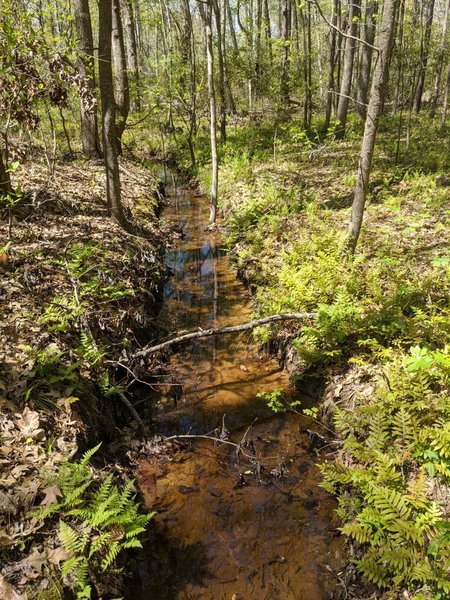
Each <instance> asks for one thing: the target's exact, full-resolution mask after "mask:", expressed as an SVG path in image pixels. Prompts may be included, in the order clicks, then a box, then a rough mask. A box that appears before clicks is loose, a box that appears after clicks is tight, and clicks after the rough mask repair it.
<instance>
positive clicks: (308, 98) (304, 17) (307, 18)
mask: <svg viewBox="0 0 450 600" xmlns="http://www.w3.org/2000/svg"><path fill="white" fill-rule="evenodd" d="M307 6H308V8H307V13H306V14H305V13H304V11H303V9H302V8H301V7H299V12H300V21H301V23H302V29H303V54H304V57H303V79H304V84H305V93H304V97H303V98H304V99H303V127H304V128H305V129H306V130H307V131H309V129H310V127H311V118H312V56H311V54H312V53H311V4H310V3H308V5H307Z"/></svg>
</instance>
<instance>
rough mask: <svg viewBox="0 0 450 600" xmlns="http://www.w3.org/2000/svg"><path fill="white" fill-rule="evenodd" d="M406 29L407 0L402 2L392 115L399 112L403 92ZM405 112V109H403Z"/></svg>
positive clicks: (401, 0)
mask: <svg viewBox="0 0 450 600" xmlns="http://www.w3.org/2000/svg"><path fill="white" fill-rule="evenodd" d="M404 27H405V0H400V14H399V17H398V36H397V38H398V41H397V40H396V42H397V70H396V74H395V91H394V101H393V103H392V114H393V115H395V114H396V112H397V108H398V104H399V102H400V94H401V93H402V92H403V51H404V49H403V38H404ZM402 110H403V109H402Z"/></svg>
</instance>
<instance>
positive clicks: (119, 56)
mask: <svg viewBox="0 0 450 600" xmlns="http://www.w3.org/2000/svg"><path fill="white" fill-rule="evenodd" d="M101 18H104V16H103V15H101ZM112 54H113V58H114V73H115V88H114V89H115V92H114V97H115V99H116V107H117V116H118V119H117V123H116V134H117V151H118V153H119V154H121V153H122V144H121V140H122V135H123V132H124V131H125V126H126V124H127V119H128V114H129V112H130V86H129V82H128V72H127V61H126V57H125V44H124V41H123V27H122V16H121V13H120V2H119V0H112Z"/></svg>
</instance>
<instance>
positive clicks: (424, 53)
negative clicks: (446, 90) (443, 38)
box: [414, 0, 434, 113]
mask: <svg viewBox="0 0 450 600" xmlns="http://www.w3.org/2000/svg"><path fill="white" fill-rule="evenodd" d="M433 15H434V0H430V3H429V5H428V10H427V20H426V24H425V36H424V39H423V40H421V48H420V62H419V74H418V76H417V85H416V91H415V96H414V112H415V113H419V112H420V109H421V108H422V94H423V88H424V85H425V75H426V70H427V64H428V57H429V54H430V39H431V25H432V24H433Z"/></svg>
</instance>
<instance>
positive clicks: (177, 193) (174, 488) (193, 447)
mask: <svg viewBox="0 0 450 600" xmlns="http://www.w3.org/2000/svg"><path fill="white" fill-rule="evenodd" d="M166 187H167V193H168V198H169V207H168V208H166V209H165V211H164V217H165V218H166V219H168V220H170V221H172V222H175V223H177V224H179V225H180V226H181V227H182V229H183V231H184V234H185V235H184V237H183V239H182V240H181V241H180V243H179V244H178V246H177V247H176V248H175V249H174V250H172V251H170V252H168V254H167V265H168V266H169V268H170V269H171V271H172V272H173V274H174V275H173V277H172V278H171V280H170V282H169V283H168V284H167V285H166V289H165V303H164V309H163V312H162V314H161V316H160V318H161V322H162V323H164V324H165V326H166V327H167V329H168V330H169V331H170V332H177V331H181V330H192V329H196V328H199V327H202V328H207V327H209V326H212V325H214V326H223V325H233V324H237V323H241V322H245V321H248V320H250V317H251V311H252V307H251V303H250V299H249V297H248V294H247V292H246V290H245V288H244V287H243V285H242V284H241V283H240V282H239V281H238V280H237V279H236V275H235V272H234V270H233V269H232V267H231V266H230V263H229V260H228V258H227V254H226V252H225V251H224V249H223V248H222V247H221V240H220V236H219V235H217V234H214V233H211V232H208V231H206V230H205V227H206V225H207V222H208V214H209V207H208V200H207V199H206V198H205V197H204V196H198V195H197V194H196V193H195V192H194V191H192V190H191V189H190V188H189V187H188V186H187V185H186V184H185V182H183V181H182V180H179V179H178V178H177V177H176V176H175V175H173V174H169V175H168V178H167V186H166ZM169 371H170V372H169V378H168V382H169V383H168V385H167V386H166V390H165V392H164V393H161V394H160V395H159V397H158V399H157V406H156V409H155V416H154V420H155V421H156V429H157V430H158V431H160V432H161V433H163V434H165V435H174V434H205V433H210V432H211V431H213V430H215V429H218V431H219V432H220V430H221V428H222V426H223V425H224V426H225V427H226V429H227V430H228V431H229V440H231V441H233V442H235V443H239V442H240V441H241V440H242V438H243V436H244V434H245V432H246V431H247V430H248V428H249V427H250V429H249V430H248V433H247V439H248V440H250V439H251V440H252V442H253V448H246V449H245V451H246V452H247V453H248V454H251V450H254V452H255V455H254V456H255V459H254V460H253V463H252V462H251V461H250V460H248V459H246V458H245V457H242V456H241V457H240V458H239V459H238V457H237V455H236V451H235V448H233V447H232V446H227V445H223V444H219V445H214V444H213V443H212V442H211V441H208V440H201V439H200V440H192V443H191V444H189V445H186V446H184V447H180V448H179V449H175V450H174V451H173V453H172V454H171V455H170V456H169V457H167V456H166V457H161V459H159V460H158V459H157V458H155V459H154V460H153V461H149V462H145V463H142V464H141V465H140V471H139V476H138V482H139V484H140V487H141V490H142V491H143V493H144V497H145V498H146V502H147V504H148V505H149V506H150V507H152V508H154V509H155V510H156V511H157V515H156V516H155V518H154V531H153V534H152V540H151V541H150V544H149V550H148V556H147V558H146V560H145V561H144V562H143V563H142V565H141V568H140V580H139V582H137V583H136V586H134V587H133V590H132V592H131V595H130V596H129V600H131V598H133V600H134V599H138V600H144V599H145V600H150V599H151V600H188V599H189V600H196V599H199V598H202V599H207V600H222V599H223V600H265V599H267V600H268V599H273V600H290V599H295V600H303V599H304V600H322V599H330V598H337V597H338V591H339V589H340V585H339V581H338V579H337V577H336V576H335V575H333V573H332V572H331V571H330V568H331V569H332V570H333V571H334V572H335V573H336V572H337V570H338V568H339V564H340V563H341V562H342V554H341V553H342V541H341V539H340V538H339V537H338V536H337V535H336V526H337V522H336V517H335V515H334V512H333V511H334V508H335V503H334V501H333V499H332V498H331V497H330V496H329V495H328V494H327V493H326V492H324V491H323V490H321V489H320V488H319V487H318V482H319V473H318V469H317V467H316V466H315V463H316V462H317V460H318V458H317V456H316V455H315V454H314V453H311V452H310V450H309V449H308V434H307V433H306V431H305V430H306V428H307V427H311V422H310V421H309V420H308V419H307V418H306V417H303V416H300V415H295V414H284V415H281V416H277V415H274V413H273V412H272V411H271V410H269V409H268V408H267V406H266V403H265V401H264V399H262V398H259V397H257V393H258V392H261V391H265V392H270V391H273V390H274V389H277V388H282V389H283V390H284V393H286V394H289V395H290V397H291V398H292V399H296V398H297V396H296V392H295V391H294V390H293V389H292V388H291V386H290V383H289V381H288V377H287V375H286V373H285V372H284V371H283V370H282V369H281V368H280V366H279V365H278V363H277V362H276V361H275V360H273V359H271V358H268V357H267V356H265V355H262V354H260V353H259V352H258V348H257V346H256V345H255V344H254V343H253V341H252V337H251V334H249V333H248V332H246V333H243V334H241V335H239V336H236V335H233V336H220V337H214V338H205V339H199V340H196V341H195V342H194V343H192V344H190V345H185V346H182V347H181V348H180V349H178V351H177V352H176V353H175V354H174V355H173V356H172V357H171V363H170V366H169ZM297 395H298V393H297Z"/></svg>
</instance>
